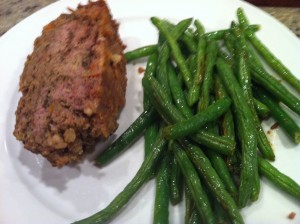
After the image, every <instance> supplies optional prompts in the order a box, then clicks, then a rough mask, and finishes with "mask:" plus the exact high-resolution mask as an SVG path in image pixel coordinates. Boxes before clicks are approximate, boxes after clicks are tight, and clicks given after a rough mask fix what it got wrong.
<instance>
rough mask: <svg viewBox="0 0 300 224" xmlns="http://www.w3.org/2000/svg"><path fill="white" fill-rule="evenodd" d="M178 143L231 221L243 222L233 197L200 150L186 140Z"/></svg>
mask: <svg viewBox="0 0 300 224" xmlns="http://www.w3.org/2000/svg"><path fill="white" fill-rule="evenodd" d="M180 144H181V145H182V147H183V148H184V149H185V151H186V153H187V155H188V157H189V158H190V159H191V160H192V161H193V163H194V165H195V167H196V169H197V170H198V172H199V173H200V174H201V177H203V179H204V180H205V183H206V184H207V186H208V187H209V190H210V192H211V193H212V194H213V196H214V197H216V199H217V200H218V202H219V203H220V204H221V205H222V207H223V208H224V209H225V210H226V211H227V213H228V215H229V217H230V219H231V221H232V223H244V221H243V218H242V216H241V214H240V212H239V209H238V207H237V205H236V203H235V201H234V199H233V198H232V197H231V195H230V194H229V193H228V192H227V191H226V189H225V186H224V184H223V183H222V180H221V179H220V177H219V176H218V174H217V173H216V171H215V169H214V168H213V167H212V166H211V163H210V161H209V159H208V158H207V157H206V156H205V154H204V153H203V152H202V150H201V149H200V148H199V147H197V146H195V145H192V144H190V143H189V142H188V141H181V142H180Z"/></svg>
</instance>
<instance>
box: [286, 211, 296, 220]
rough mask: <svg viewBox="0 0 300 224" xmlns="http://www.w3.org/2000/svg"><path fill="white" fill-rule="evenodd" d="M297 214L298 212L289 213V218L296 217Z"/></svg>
mask: <svg viewBox="0 0 300 224" xmlns="http://www.w3.org/2000/svg"><path fill="white" fill-rule="evenodd" d="M295 216H296V213H295V212H291V213H290V214H289V215H288V219H294V218H295Z"/></svg>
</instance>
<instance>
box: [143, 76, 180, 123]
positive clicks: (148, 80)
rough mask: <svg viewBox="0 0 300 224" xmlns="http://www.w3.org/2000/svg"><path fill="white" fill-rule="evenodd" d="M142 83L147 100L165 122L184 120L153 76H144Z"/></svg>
mask: <svg viewBox="0 0 300 224" xmlns="http://www.w3.org/2000/svg"><path fill="white" fill-rule="evenodd" d="M142 84H143V87H144V90H145V92H146V94H147V95H148V97H149V100H150V101H151V103H152V104H153V106H154V107H155V109H156V110H157V111H158V112H159V114H160V115H161V117H162V118H163V120H164V121H165V122H166V123H171V124H172V123H176V122H177V121H182V120H184V116H183V115H182V114H181V113H180V111H179V110H178V109H177V108H176V107H175V105H174V104H173V103H172V100H171V98H170V97H169V96H168V94H167V93H166V91H165V90H164V89H163V88H162V86H161V85H160V84H159V82H158V81H157V79H155V78H154V77H144V78H143V79H142Z"/></svg>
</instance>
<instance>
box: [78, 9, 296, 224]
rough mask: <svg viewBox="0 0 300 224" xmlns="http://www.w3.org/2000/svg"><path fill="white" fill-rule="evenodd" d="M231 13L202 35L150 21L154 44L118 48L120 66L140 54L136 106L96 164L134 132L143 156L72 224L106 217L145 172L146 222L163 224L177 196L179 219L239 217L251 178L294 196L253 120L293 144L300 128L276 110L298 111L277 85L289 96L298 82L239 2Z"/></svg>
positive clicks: (185, 25) (196, 28) (256, 188)
mask: <svg viewBox="0 0 300 224" xmlns="http://www.w3.org/2000/svg"><path fill="white" fill-rule="evenodd" d="M237 18H238V21H237V22H232V23H231V25H230V28H228V29H225V30H219V31H215V32H209V33H207V32H205V29H204V27H203V26H202V24H201V23H200V22H199V21H198V20H193V19H192V18H188V19H185V20H182V21H180V22H179V23H178V24H176V25H175V24H172V23H170V22H169V21H167V20H162V19H159V18H156V17H152V18H151V22H152V23H153V25H154V26H155V27H156V28H157V29H158V31H159V38H158V43H157V44H153V45H149V46H145V47H142V48H138V49H136V50H133V51H130V52H127V53H126V59H127V62H128V63H130V62H131V61H134V60H136V59H139V58H142V57H147V58H148V60H147V66H146V70H145V74H144V77H143V79H142V85H143V90H144V112H143V113H142V114H141V115H140V116H139V117H138V118H137V119H136V121H135V122H134V123H133V124H132V125H131V126H130V127H129V128H128V129H127V130H126V131H125V132H124V133H123V134H122V135H121V136H120V137H119V138H118V139H117V140H116V141H115V142H114V143H113V144H112V145H111V146H110V147H109V148H108V149H107V150H106V151H104V152H103V153H102V154H101V155H99V156H98V157H97V158H96V163H97V164H98V165H100V166H104V165H106V164H108V163H109V162H111V161H112V160H113V158H115V157H116V156H118V155H120V153H121V152H123V151H124V150H125V149H127V148H129V146H130V145H131V144H133V142H134V141H136V139H138V138H139V137H141V136H142V135H143V136H144V138H145V158H144V162H143V163H142V165H141V167H140V168H139V170H138V172H137V174H136V176H135V177H134V178H133V179H132V181H131V182H130V183H129V184H128V185H127V186H126V187H125V189H124V190H123V191H122V192H121V193H120V194H119V195H118V196H117V197H116V198H115V199H114V200H113V201H112V202H111V203H110V204H109V205H108V206H107V207H106V208H105V209H103V210H102V211H99V212H98V213H96V214H94V215H92V216H90V217H88V218H86V219H83V220H81V221H77V222H75V223H104V222H107V221H110V220H112V219H113V217H114V216H115V215H116V214H117V213H118V212H120V210H121V209H122V208H123V207H124V206H125V205H126V203H127V202H128V201H129V200H130V198H131V197H132V196H133V194H134V193H135V192H136V191H137V190H138V189H139V188H140V187H141V186H142V185H143V184H144V183H146V182H147V181H149V180H150V179H152V178H156V195H155V205H154V214H153V223H168V216H169V210H168V209H169V202H171V204H173V205H176V204H178V203H179V202H181V201H182V200H183V198H184V200H185V205H186V206H185V209H186V211H185V223H244V221H243V217H242V216H241V214H240V210H241V209H242V208H243V207H245V206H249V205H250V204H251V203H254V202H255V201H256V200H257V199H258V198H259V193H260V182H261V179H260V177H261V176H264V177H265V178H267V179H268V180H269V181H270V182H271V183H273V184H274V185H275V186H277V187H278V188H280V189H281V190H283V191H285V192H286V193H288V194H290V195H292V196H293V197H294V198H296V199H298V200H300V186H299V184H298V183H296V182H295V181H293V180H292V179H291V178H289V177H288V176H286V175H285V174H283V173H281V172H280V171H279V170H278V169H276V168H275V167H274V166H273V165H272V163H271V162H272V161H274V160H275V154H274V152H273V150H272V147H271V145H270V142H269V141H268V138H267V136H266V134H265V132H264V130H263V128H262V126H261V120H262V119H265V118H268V117H271V116H272V117H273V118H274V119H275V120H276V122H277V123H278V124H279V126H280V127H281V128H282V129H283V130H284V131H285V132H286V134H287V135H288V136H289V137H290V139H291V140H292V141H293V142H294V143H295V144H299V143H300V128H299V126H298V124H297V123H296V122H295V121H294V120H293V118H292V117H290V116H289V114H288V113H287V112H286V107H288V108H289V109H290V110H292V111H294V112H295V113H296V114H298V115H300V100H299V97H297V96H296V95H294V94H293V93H291V92H290V91H289V90H288V89H287V88H286V87H285V86H286V85H283V82H286V83H287V85H290V88H291V89H292V88H293V89H294V90H295V92H298V93H299V92H300V81H299V80H298V79H297V78H296V77H295V76H294V75H293V74H292V73H291V72H290V71H289V70H288V68H287V67H286V66H284V65H283V64H282V63H281V62H280V61H279V60H278V59H277V58H276V57H275V56H274V55H273V54H272V53H271V52H270V51H269V50H268V48H267V47H266V46H264V44H263V43H262V42H261V41H260V40H259V39H258V38H257V37H256V35H255V33H256V32H257V31H258V30H259V26H258V25H250V24H249V22H248V20H247V18H246V16H245V14H244V12H243V10H242V9H241V8H239V9H238V10H237ZM258 55H260V57H259V56H258ZM264 64H268V65H269V66H270V67H271V68H272V69H273V70H274V72H276V74H277V75H278V76H279V77H281V78H282V81H281V82H279V81H278V80H277V79H276V78H274V76H273V75H270V74H269V72H268V71H267V70H266V68H265V65H264ZM298 93H296V94H298ZM283 105H284V106H283Z"/></svg>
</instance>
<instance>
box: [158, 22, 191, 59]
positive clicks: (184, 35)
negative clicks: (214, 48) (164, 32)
mask: <svg viewBox="0 0 300 224" xmlns="http://www.w3.org/2000/svg"><path fill="white" fill-rule="evenodd" d="M188 20H190V21H192V18H190V19H188ZM164 22H165V24H166V25H167V26H169V31H172V35H173V36H174V37H175V39H178V40H181V41H182V42H183V43H184V44H185V46H186V47H187V49H188V50H189V52H190V53H195V52H196V50H197V45H196V43H195V41H194V37H193V33H191V32H188V28H186V29H185V32H184V33H182V35H180V36H179V37H178V38H176V34H174V31H173V29H174V28H175V25H174V24H172V23H170V22H169V21H167V20H164ZM181 22H182V21H180V22H179V23H181ZM177 26H178V25H177Z"/></svg>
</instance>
